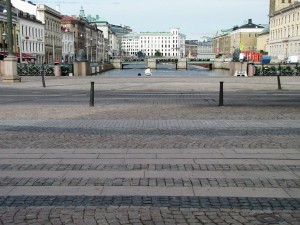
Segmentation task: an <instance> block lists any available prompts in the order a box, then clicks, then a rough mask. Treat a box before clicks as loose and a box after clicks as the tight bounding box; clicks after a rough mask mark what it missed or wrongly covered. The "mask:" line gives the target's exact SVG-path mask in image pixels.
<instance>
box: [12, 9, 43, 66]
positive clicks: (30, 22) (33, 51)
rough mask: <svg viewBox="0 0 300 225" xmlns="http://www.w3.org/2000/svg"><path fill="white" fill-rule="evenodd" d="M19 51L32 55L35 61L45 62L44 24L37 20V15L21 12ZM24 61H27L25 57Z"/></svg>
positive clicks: (38, 62)
mask: <svg viewBox="0 0 300 225" xmlns="http://www.w3.org/2000/svg"><path fill="white" fill-rule="evenodd" d="M18 18H19V26H20V28H19V37H18V39H19V43H20V46H19V48H21V49H19V52H20V53H22V54H23V53H25V54H29V55H32V56H33V57H34V58H35V63H37V64H42V63H43V62H45V42H44V34H45V30H44V25H43V24H42V22H41V21H39V20H37V19H36V17H35V15H30V14H29V13H25V12H22V11H21V12H20V13H19V16H18ZM21 58H22V62H24V61H26V59H24V57H21Z"/></svg>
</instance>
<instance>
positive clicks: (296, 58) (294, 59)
mask: <svg viewBox="0 0 300 225" xmlns="http://www.w3.org/2000/svg"><path fill="white" fill-rule="evenodd" d="M299 62H300V56H299V55H292V56H289V58H288V60H287V63H299Z"/></svg>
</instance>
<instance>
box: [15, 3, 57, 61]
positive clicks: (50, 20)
mask: <svg viewBox="0 0 300 225" xmlns="http://www.w3.org/2000/svg"><path fill="white" fill-rule="evenodd" d="M11 3H12V5H13V6H14V7H16V8H17V9H19V10H20V11H23V12H26V13H29V14H31V15H34V16H36V18H37V19H38V20H40V21H41V22H42V24H43V25H44V32H43V38H42V42H44V46H45V48H44V55H45V58H44V62H47V63H54V61H56V60H58V61H60V60H61V55H62V54H61V44H62V41H61V22H60V20H61V14H60V12H58V11H56V10H54V9H52V8H50V7H48V6H46V5H43V4H41V5H38V6H36V5H35V4H33V3H31V2H25V1H22V0H11ZM37 29H38V28H37ZM33 30H34V31H35V30H36V28H33ZM25 32H26V30H25ZM27 32H28V34H29V28H28V31H27ZM26 40H27V39H26ZM25 45H26V43H25ZM24 48H26V46H25V47H24ZM29 49H30V45H29Z"/></svg>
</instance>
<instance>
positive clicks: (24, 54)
mask: <svg viewBox="0 0 300 225" xmlns="http://www.w3.org/2000/svg"><path fill="white" fill-rule="evenodd" d="M7 54H8V52H5V54H4V52H0V55H7ZM14 55H15V56H16V57H17V58H18V59H19V58H20V52H14ZM22 59H35V57H33V56H32V55H29V54H26V53H22Z"/></svg>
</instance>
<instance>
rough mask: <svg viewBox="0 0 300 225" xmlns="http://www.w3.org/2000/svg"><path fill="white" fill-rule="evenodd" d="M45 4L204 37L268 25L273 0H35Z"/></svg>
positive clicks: (142, 28)
mask: <svg viewBox="0 0 300 225" xmlns="http://www.w3.org/2000/svg"><path fill="white" fill-rule="evenodd" d="M31 1H33V2H34V3H45V4H47V5H49V6H51V7H53V8H56V5H60V11H61V13H63V14H67V15H78V14H79V10H80V7H81V6H83V7H84V10H85V13H86V15H88V14H91V15H92V16H95V15H96V14H98V15H100V16H101V17H103V18H105V19H106V20H107V21H108V22H109V23H112V24H124V25H128V26H130V27H131V28H132V29H133V31H134V32H141V31H153V32H154V31H169V29H171V28H172V27H178V28H180V32H181V33H183V34H185V35H187V38H200V37H202V36H204V35H209V34H214V33H216V31H217V30H220V29H226V28H231V27H233V26H234V25H242V24H243V23H244V21H247V20H248V19H253V23H256V24H267V23H268V12H269V0H83V1H82V0H64V1H62V0H31Z"/></svg>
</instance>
